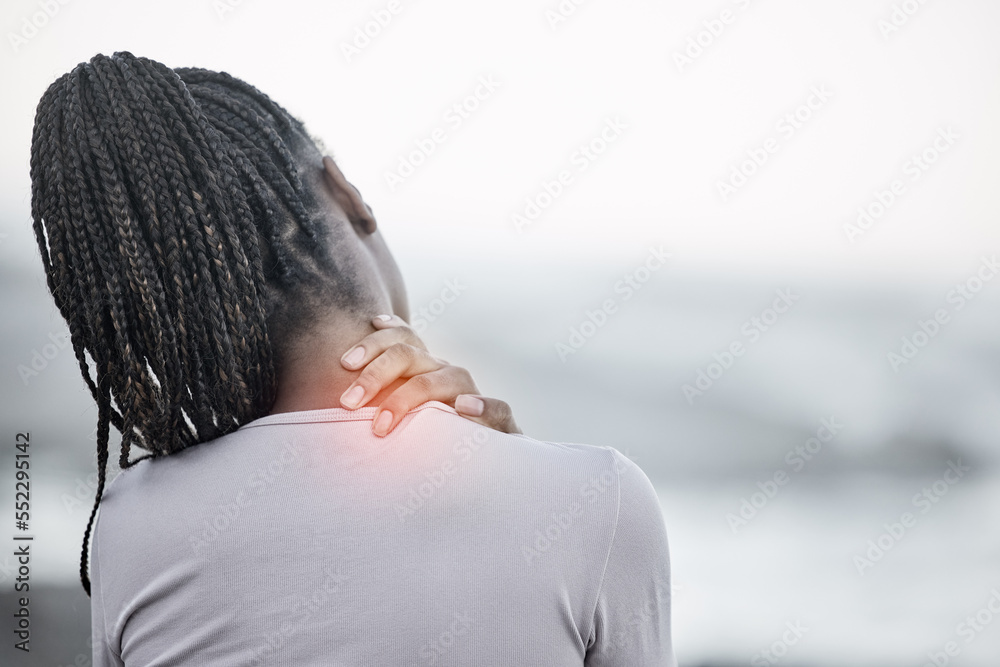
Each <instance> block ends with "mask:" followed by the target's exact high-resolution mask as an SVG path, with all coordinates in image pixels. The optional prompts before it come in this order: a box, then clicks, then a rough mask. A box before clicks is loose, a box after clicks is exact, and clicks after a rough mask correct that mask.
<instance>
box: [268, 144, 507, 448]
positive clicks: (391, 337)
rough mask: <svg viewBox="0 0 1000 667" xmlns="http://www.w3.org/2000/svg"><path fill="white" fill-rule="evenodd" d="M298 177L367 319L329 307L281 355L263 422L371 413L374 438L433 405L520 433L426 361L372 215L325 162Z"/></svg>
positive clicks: (460, 380)
mask: <svg viewBox="0 0 1000 667" xmlns="http://www.w3.org/2000/svg"><path fill="white" fill-rule="evenodd" d="M304 172H305V173H304V174H303V181H304V184H309V185H311V186H312V187H313V188H314V191H315V192H316V193H317V196H318V197H319V198H320V199H321V201H323V202H324V203H325V204H326V205H327V210H328V212H329V215H328V218H327V224H329V225H331V226H333V227H334V228H335V229H334V231H335V234H333V235H332V237H333V238H336V239H338V242H339V243H340V244H341V245H339V246H338V248H337V252H338V253H339V254H340V255H341V256H343V255H344V254H346V256H347V257H349V258H350V261H349V263H350V266H351V269H352V272H353V274H354V275H355V277H356V278H357V279H358V280H359V281H360V282H361V284H362V285H363V287H364V289H365V291H366V293H367V295H368V297H369V298H368V299H366V303H367V304H368V306H367V311H368V312H364V313H352V312H348V311H345V310H341V309H339V308H336V307H331V308H330V309H329V310H328V311H327V312H324V313H320V314H319V316H318V317H317V318H316V321H315V323H314V326H313V327H312V329H311V330H310V332H309V333H308V334H307V335H304V336H302V337H300V338H299V339H298V340H297V341H296V342H295V344H294V346H292V348H291V350H290V351H289V352H288V353H287V354H286V355H285V356H286V361H285V363H284V365H283V368H282V370H281V372H280V374H279V376H278V390H277V397H276V399H275V402H274V405H273V407H272V409H271V414H277V413H280V412H295V411H300V410H319V409H323V408H335V407H343V408H347V409H357V408H360V407H364V406H376V407H378V410H377V412H376V414H375V418H374V419H373V421H372V425H373V431H374V433H375V435H378V436H384V435H386V434H387V433H389V432H391V431H392V429H394V428H395V427H396V425H397V424H399V422H400V421H401V420H402V418H403V416H404V415H405V414H406V413H407V412H408V411H409V410H411V409H413V408H415V407H416V406H418V405H420V404H422V403H425V402H426V401H430V400H436V401H441V402H442V403H446V404H448V405H450V406H452V407H454V408H456V410H457V411H458V412H459V414H461V415H463V416H464V417H466V418H468V419H470V420H472V421H475V422H477V423H479V424H483V425H484V426H488V427H490V428H494V429H496V430H499V431H503V432H506V433H520V432H521V431H520V429H519V428H518V427H517V424H516V423H515V422H514V418H513V415H512V414H511V411H510V407H509V406H508V405H507V404H506V403H505V402H503V401H500V400H498V399H494V398H487V397H484V396H480V395H479V389H478V388H477V387H476V383H475V381H474V380H473V379H472V376H471V375H470V374H469V372H468V371H467V370H465V369H464V368H460V367H458V366H453V365H451V364H449V363H448V362H446V361H444V360H442V359H439V358H437V357H435V356H433V355H432V354H431V353H430V352H429V351H428V350H427V347H426V346H425V345H424V343H423V341H421V340H420V338H419V337H418V336H417V334H416V333H415V332H414V331H413V330H412V329H411V328H410V327H409V325H408V324H407V320H408V319H409V307H408V304H407V299H406V289H405V286H404V284H403V278H402V275H401V274H400V272H399V267H398V266H397V265H396V262H395V260H394V259H393V257H392V254H391V253H390V252H389V248H388V246H386V244H385V240H384V239H383V238H382V236H381V234H379V232H378V224H377V223H376V221H375V217H374V215H373V214H372V211H371V208H370V207H369V206H368V205H367V204H365V202H364V200H363V199H362V198H361V194H360V192H358V190H357V189H356V188H355V187H354V186H353V185H351V184H350V183H349V182H348V181H347V179H346V178H345V177H344V175H343V173H342V172H341V171H340V168H339V167H338V166H337V164H336V163H335V162H334V161H333V159H332V158H331V157H329V156H322V157H321V158H319V159H318V160H317V161H308V162H307V168H306V169H304Z"/></svg>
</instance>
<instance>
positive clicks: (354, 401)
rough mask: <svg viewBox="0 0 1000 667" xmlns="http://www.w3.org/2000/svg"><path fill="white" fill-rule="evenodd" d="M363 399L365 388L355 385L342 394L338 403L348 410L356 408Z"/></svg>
mask: <svg viewBox="0 0 1000 667" xmlns="http://www.w3.org/2000/svg"><path fill="white" fill-rule="evenodd" d="M364 397H365V388H364V387H362V386H361V385H360V384H356V385H354V386H353V387H351V388H350V389H348V390H347V391H345V392H344V395H343V396H341V397H340V402H341V403H342V404H344V405H346V406H347V407H349V408H356V407H358V403H360V402H361V399H362V398H364Z"/></svg>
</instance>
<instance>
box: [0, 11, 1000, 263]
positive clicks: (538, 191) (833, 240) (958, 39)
mask: <svg viewBox="0 0 1000 667" xmlns="http://www.w3.org/2000/svg"><path fill="white" fill-rule="evenodd" d="M578 1H579V0H577V2H578ZM907 11H909V12H910V13H907ZM49 14H51V16H49ZM998 20H1000V6H998V5H996V4H995V3H990V2H987V1H986V0H959V1H953V2H949V3H929V2H924V3H918V2H916V0H909V1H908V2H903V3H895V4H894V3H891V2H869V1H865V2H862V1H860V0H850V1H846V2H837V3H802V2H793V1H791V0H759V1H748V0H722V1H718V2H682V3H664V2H652V1H649V0H624V1H616V2H611V1H610V0H588V1H587V2H581V3H579V4H575V3H574V1H573V0H565V1H564V2H562V3H559V2H556V1H555V0H551V1H548V2H544V1H543V2H528V1H526V0H513V1H511V2H505V3H495V4H490V5H486V4H481V3H467V2H459V1H457V0H413V1H407V0H393V1H392V2H389V1H388V0H382V1H375V2H324V3H320V2H307V1H305V0H299V1H292V2H281V3H275V2H266V1H265V0H242V1H239V0H183V1H179V2H171V3H135V2H124V1H115V0H64V1H63V2H60V1H59V0H51V1H50V2H45V1H43V0H30V1H28V0H8V1H7V2H5V4H4V10H3V13H2V15H0V25H2V28H3V31H4V45H3V47H0V67H2V72H0V76H2V85H3V90H5V91H8V92H7V94H6V95H5V100H6V103H5V104H4V105H3V106H2V108H0V128H3V129H2V131H0V141H2V144H0V145H2V147H3V150H2V151H0V178H2V181H0V182H2V185H0V216H2V217H0V233H2V234H5V235H6V236H4V237H0V261H3V262H4V263H7V264H9V265H18V266H20V265H33V264H36V263H37V262H38V258H37V253H34V252H33V251H32V248H33V245H32V244H33V240H32V238H31V236H30V227H29V220H30V217H29V205H30V187H29V179H28V155H29V145H30V135H31V126H32V121H33V114H34V108H35V105H36V104H37V101H38V99H39V97H40V96H41V94H42V92H43V91H44V89H45V87H46V86H47V85H48V84H49V83H51V81H53V80H54V79H55V78H56V77H57V76H59V75H60V74H62V73H65V72H67V71H69V70H70V69H72V67H74V66H75V65H76V64H77V63H79V62H81V61H84V60H87V59H89V58H90V57H92V56H93V55H94V54H96V53H99V52H100V53H112V52H114V51H118V50H128V51H131V52H133V53H135V54H136V55H142V56H146V57H150V58H153V59H157V60H160V61H162V62H164V63H166V64H168V65H170V66H175V67H179V66H200V67H206V68H210V69H222V70H226V71H229V72H230V73H232V74H234V75H236V76H239V77H241V78H244V79H245V80H247V81H249V82H250V83H252V84H254V85H256V86H257V87H258V88H260V89H262V90H263V91H265V92H266V93H268V94H269V95H271V96H272V97H273V98H275V99H276V100H278V101H279V102H280V103H282V104H283V105H284V106H286V107H287V108H289V109H290V110H291V111H292V112H293V113H295V114H296V115H298V116H299V117H300V118H302V119H303V120H304V121H305V122H306V123H307V125H308V126H309V127H310V129H311V130H312V131H313V132H314V133H315V134H317V135H318V136H320V137H321V138H322V139H323V140H324V142H325V143H326V145H327V146H328V148H329V149H330V150H332V151H333V153H334V155H335V156H336V158H337V160H338V161H339V162H340V163H341V165H342V167H343V169H344V171H345V173H346V174H347V176H348V178H349V179H350V180H351V181H352V182H354V183H355V185H357V186H358V188H359V189H360V190H361V192H362V193H363V195H364V196H365V198H366V200H367V201H368V202H369V204H370V205H371V206H372V207H373V209H374V210H375V212H376V215H377V216H378V218H379V221H380V224H381V225H382V229H383V231H384V233H385V234H386V236H387V238H388V240H389V242H390V246H391V247H393V248H395V249H396V250H397V255H398V256H400V261H401V263H403V264H404V265H405V264H406V263H407V262H408V261H409V262H411V263H412V262H413V258H416V257H421V258H425V257H428V256H435V255H440V256H446V255H454V254H456V253H458V254H462V255H464V256H468V257H479V256H481V257H493V258H498V257H499V258H505V259H506V258H509V259H512V260H515V261H521V262H529V263H534V262H546V261H549V260H550V259H551V258H553V257H558V258H560V259H572V260H584V261H588V262H605V263H609V262H616V261H621V260H622V259H623V258H632V257H635V256H637V255H639V256H641V255H642V254H643V253H644V252H645V249H646V248H647V247H649V246H650V245H661V244H662V245H663V246H664V247H665V248H667V249H668V250H669V251H670V252H671V253H672V254H673V259H674V262H675V263H676V264H677V265H679V266H685V265H686V266H690V267H695V268H704V269H709V270H713V271H716V270H717V271H723V272H725V271H734V272H737V273H739V272H751V273H752V272H756V273H769V272H772V273H773V272H775V271H794V272H800V273H801V272H824V273H829V274H832V275H838V276H859V275H861V276H866V279H867V277H871V278H874V279H876V280H886V281H893V280H910V279H912V280H921V279H926V278H927V277H928V276H938V275H941V276H954V275H964V274H965V273H968V271H969V270H972V269H974V268H975V266H976V265H977V264H978V263H979V261H980V257H981V256H982V255H983V254H984V253H990V252H992V251H994V250H996V248H997V247H998V246H1000V226H998V225H997V224H996V220H997V213H998V208H1000V199H998V190H997V189H996V188H995V187H993V184H994V183H996V182H997V181H998V177H1000V168H998V164H997V156H998V155H1000V150H998V149H1000V135H998V130H997V124H996V122H995V119H996V118H997V117H998V115H1000V96H998V91H1000V87H998V84H1000V78H998V77H997V76H996V73H997V71H998V65H1000V43H998V42H997V41H996V40H995V39H994V38H993V35H994V34H995V32H996V27H997V23H998ZM456 105H457V106H456ZM935 142H937V146H936V147H935ZM894 185H895V192H894V191H893V186H894ZM859 209H862V210H863V209H869V210H870V211H872V212H874V213H875V215H874V216H873V217H872V218H870V219H869V218H863V219H862V221H861V223H862V224H867V227H862V226H861V225H859V221H858V217H859ZM518 216H520V217H518Z"/></svg>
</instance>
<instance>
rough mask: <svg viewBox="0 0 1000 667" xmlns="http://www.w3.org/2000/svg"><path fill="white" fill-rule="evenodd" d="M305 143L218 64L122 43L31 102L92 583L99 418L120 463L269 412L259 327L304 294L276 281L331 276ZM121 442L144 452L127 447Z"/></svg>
mask: <svg viewBox="0 0 1000 667" xmlns="http://www.w3.org/2000/svg"><path fill="white" fill-rule="evenodd" d="M310 141H311V138H310V137H309V135H308V133H307V132H306V130H305V128H304V126H303V125H302V123H301V122H300V121H298V119H296V118H294V117H293V116H292V115H291V114H289V113H288V112H287V111H286V110H285V109H283V108H282V107H281V106H280V105H278V104H277V103H275V102H274V101H273V100H271V99H269V98H268V97H267V96H266V95H264V94H263V93H262V92H260V91H259V90H257V89H256V88H254V87H253V86H251V85H249V84H247V83H245V82H243V81H240V80H239V79H236V78H234V77H232V76H230V75H229V74H226V73H224V72H221V73H220V72H211V71H208V70H203V69H196V68H183V69H177V70H173V69H170V68H168V67H166V66H164V65H162V64H160V63H158V62H155V61H152V60H148V59H145V58H136V57H135V56H133V55H132V54H130V53H128V52H118V53H115V54H114V55H112V56H110V57H109V56H104V55H97V56H95V57H94V58H92V59H91V60H90V61H89V62H86V63H81V64H80V65H78V66H77V67H76V68H74V69H73V71H71V72H69V73H67V74H65V75H63V76H62V77H60V78H59V79H57V80H56V81H55V82H54V83H53V84H52V85H51V86H50V87H49V88H48V90H46V92H45V94H44V95H43V96H42V98H41V100H40V101H39V104H38V108H37V110H36V115H35V127H34V131H33V134H32V147H31V162H30V168H31V181H32V227H33V230H34V232H35V237H36V241H37V242H38V248H39V252H40V254H41V258H42V264H43V266H44V268H45V274H46V280H47V284H48V287H49V291H50V292H51V294H52V296H53V299H54V301H55V303H56V306H57V307H58V309H59V311H60V313H61V314H62V315H63V317H64V318H65V319H66V322H67V324H68V326H69V330H70V337H71V340H72V343H73V350H74V353H75V354H76V358H77V362H78V364H79V366H80V371H81V374H82V375H83V378H84V381H85V382H86V384H87V387H88V388H89V390H90V393H91V395H92V396H93V398H94V400H95V402H96V403H97V407H98V420H97V455H98V456H97V459H98V488H97V494H96V497H95V499H94V505H93V508H92V510H91V513H90V517H89V519H88V522H87V528H86V530H85V531H84V539H83V548H82V552H81V556H80V579H81V582H82V583H83V587H84V590H86V591H87V593H88V595H89V594H90V579H89V576H88V567H87V564H88V550H89V541H90V538H91V535H92V529H93V526H94V522H95V520H96V517H97V511H98V508H99V505H100V502H101V498H102V497H103V494H104V489H105V484H106V481H107V467H108V459H109V456H110V454H109V439H110V427H111V426H114V427H115V428H117V429H118V430H119V431H120V432H121V435H122V438H121V446H120V452H119V465H120V467H121V468H122V469H125V468H128V467H130V466H132V465H135V464H136V463H137V462H138V461H140V460H143V459H144V458H149V457H155V456H163V455H168V454H171V453H174V452H177V451H180V450H182V449H184V448H187V447H190V446H192V445H195V444H197V443H200V442H205V441H206V440H211V439H214V438H216V437H219V436H221V435H224V434H226V433H229V432H231V431H232V430H234V429H236V428H238V427H239V426H241V425H243V424H245V423H247V422H249V421H252V420H254V419H257V418H259V417H261V416H263V415H264V414H267V411H268V410H269V409H270V406H271V404H272V403H273V401H274V397H275V390H276V378H277V369H276V368H275V363H276V362H275V359H276V357H275V354H274V351H273V350H272V347H271V339H270V336H269V334H268V325H269V323H270V324H271V325H272V326H273V325H274V324H275V318H278V317H279V316H280V317H285V316H287V315H281V314H282V313H286V309H291V310H288V311H287V312H293V311H295V308H293V305H294V303H296V302H298V301H302V302H307V301H308V299H303V300H299V299H294V298H291V296H290V295H293V294H299V290H302V293H303V294H305V293H306V292H307V291H308V290H309V289H312V288H313V285H312V282H311V281H312V280H313V279H312V277H311V276H312V275H313V274H314V273H315V271H316V268H317V267H323V268H324V269H325V270H326V269H328V270H330V271H332V272H333V273H334V274H336V273H337V267H336V264H337V263H336V262H335V261H334V259H333V258H332V256H331V255H330V253H329V251H328V249H324V248H323V247H322V245H321V243H320V241H321V240H322V236H323V235H322V233H321V232H320V229H321V227H320V226H319V225H318V223H317V220H316V217H315V210H316V206H317V204H316V201H315V200H314V199H313V197H312V194H311V193H310V191H309V190H308V189H307V188H305V187H304V185H303V182H302V179H301V177H300V173H299V167H298V162H297V160H296V156H297V155H299V154H300V153H299V151H300V150H301V149H302V147H303V146H308V145H309V143H308V142H310ZM337 279H338V280H337V284H338V285H341V286H346V287H347V288H348V291H347V292H346V293H344V292H341V293H338V294H337V295H336V298H337V300H338V301H339V302H340V303H341V304H345V303H346V304H352V303H353V304H356V303H357V302H358V299H360V298H361V295H360V294H359V293H357V292H352V291H351V288H352V287H353V283H352V282H351V281H350V280H349V278H347V277H346V276H343V275H338V276H337ZM295 312H298V311H295ZM281 326H282V328H283V329H287V330H294V329H295V327H296V326H299V323H298V322H291V323H289V322H281ZM91 364H93V377H92V375H91V373H92V371H91ZM133 447H138V448H141V449H143V450H146V452H147V454H146V455H144V456H141V457H139V458H137V459H132V458H131V457H130V452H131V450H132V448H133Z"/></svg>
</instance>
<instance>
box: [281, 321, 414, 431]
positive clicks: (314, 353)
mask: <svg viewBox="0 0 1000 667" xmlns="http://www.w3.org/2000/svg"><path fill="white" fill-rule="evenodd" d="M341 317H343V315H341ZM338 320H339V318H338ZM375 331H376V329H375V327H373V326H372V325H371V318H367V317H360V318H358V317H356V316H352V317H351V318H350V319H348V318H346V317H345V318H344V320H343V321H338V322H337V325H336V326H333V325H330V324H327V323H323V324H317V325H316V327H315V329H314V330H313V331H312V332H310V333H309V334H307V335H304V336H302V337H301V338H300V339H299V340H298V341H296V342H295V344H294V345H291V346H289V348H291V349H288V350H286V351H284V353H283V354H282V355H281V357H282V359H281V364H280V368H279V370H278V390H277V396H276V398H275V401H274V405H273V406H272V408H271V411H270V413H269V414H272V415H273V414H278V413H281V412H298V411H301V410H323V409H326V408H341V407H343V406H342V405H341V404H340V397H341V396H342V395H343V393H344V392H345V391H347V388H348V387H349V386H350V385H351V383H353V382H354V381H355V380H356V379H357V378H358V377H359V376H360V375H361V370H356V371H350V370H347V369H346V368H344V367H343V365H341V363H340V358H341V357H342V356H343V355H344V353H345V352H347V350H349V349H350V348H352V347H354V345H356V344H357V343H358V342H360V341H361V339H362V338H364V337H365V336H367V335H368V334H370V333H374V332H375ZM405 381H406V379H405V378H402V379H398V380H396V381H394V382H392V383H390V384H389V385H388V386H387V387H385V388H384V389H383V390H382V391H380V392H379V393H378V394H377V395H376V396H375V397H374V398H373V399H372V400H370V401H369V402H367V403H366V404H365V407H372V406H377V405H379V404H381V402H382V401H383V400H384V399H385V398H386V397H387V396H388V395H389V394H390V393H392V392H393V391H394V390H395V389H396V388H397V387H399V386H400V385H401V384H403V382H405Z"/></svg>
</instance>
